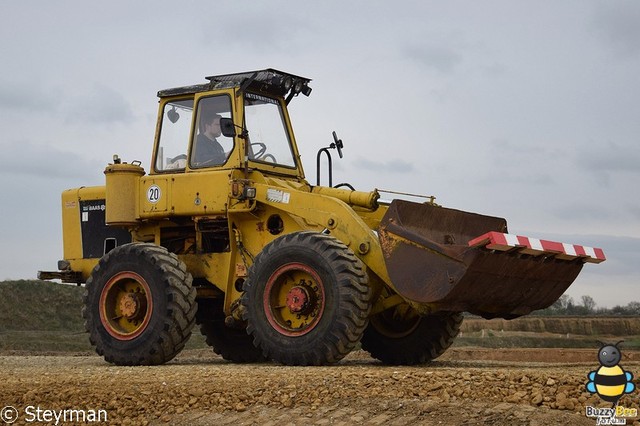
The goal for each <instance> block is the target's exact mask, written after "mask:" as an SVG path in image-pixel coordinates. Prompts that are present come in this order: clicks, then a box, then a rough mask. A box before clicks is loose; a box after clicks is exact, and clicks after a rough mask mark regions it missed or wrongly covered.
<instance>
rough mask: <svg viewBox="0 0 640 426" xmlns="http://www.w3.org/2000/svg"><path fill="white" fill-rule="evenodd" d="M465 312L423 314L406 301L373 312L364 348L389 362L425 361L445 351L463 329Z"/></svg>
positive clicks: (364, 339)
mask: <svg viewBox="0 0 640 426" xmlns="http://www.w3.org/2000/svg"><path fill="white" fill-rule="evenodd" d="M462 319H463V317H462V313H460V312H440V313H437V314H432V315H426V316H419V315H417V313H415V311H413V310H412V309H411V308H409V307H408V306H406V305H400V306H398V307H396V308H392V309H388V310H386V311H384V312H382V313H380V314H377V315H375V316H372V317H371V319H370V321H369V326H368V327H367V329H366V330H365V332H364V335H363V336H362V349H364V350H366V351H367V352H369V353H370V354H371V356H372V357H374V358H376V359H378V360H380V361H382V362H383V363H384V364H388V365H415V364H423V363H426V362H429V361H431V360H434V359H436V358H437V357H439V356H440V355H442V354H443V353H444V352H445V351H446V350H447V348H449V346H451V344H452V343H453V341H454V339H455V338H456V336H457V335H458V333H459V331H460V326H461V325H462Z"/></svg>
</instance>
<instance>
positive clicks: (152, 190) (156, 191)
mask: <svg viewBox="0 0 640 426" xmlns="http://www.w3.org/2000/svg"><path fill="white" fill-rule="evenodd" d="M161 195H162V192H161V191H160V187H159V186H158V185H151V186H150V187H149V189H147V200H149V202H150V203H153V204H155V203H157V202H158V201H159V200H160V196H161Z"/></svg>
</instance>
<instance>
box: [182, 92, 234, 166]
mask: <svg viewBox="0 0 640 426" xmlns="http://www.w3.org/2000/svg"><path fill="white" fill-rule="evenodd" d="M221 118H231V99H230V98H229V96H228V95H219V96H211V97H207V98H202V99H201V100H200V101H199V102H198V115H197V117H196V128H195V131H194V132H193V141H192V147H193V148H192V149H191V159H190V163H189V164H190V166H191V167H192V168H200V167H212V166H220V165H222V164H224V163H226V162H227V159H228V158H229V154H231V151H233V138H231V137H226V136H224V135H223V134H222V132H221V130H220V119H221Z"/></svg>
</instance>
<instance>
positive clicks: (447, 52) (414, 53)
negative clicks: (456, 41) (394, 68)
mask: <svg viewBox="0 0 640 426" xmlns="http://www.w3.org/2000/svg"><path fill="white" fill-rule="evenodd" d="M403 53H404V55H405V56H406V57H408V58H409V59H411V60H413V61H414V62H417V63H418V64H420V65H422V66H424V67H426V68H429V69H432V70H435V71H437V72H439V73H442V74H450V73H452V72H453V71H455V68H456V67H457V66H458V64H459V63H460V62H461V61H462V55H460V54H459V53H458V52H456V51H455V50H453V49H450V48H447V47H443V46H435V45H418V44H416V45H409V46H407V47H405V49H404V51H403Z"/></svg>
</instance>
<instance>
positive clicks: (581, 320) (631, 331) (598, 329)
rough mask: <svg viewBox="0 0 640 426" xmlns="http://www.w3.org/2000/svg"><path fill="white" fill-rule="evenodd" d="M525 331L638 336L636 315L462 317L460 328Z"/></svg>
mask: <svg viewBox="0 0 640 426" xmlns="http://www.w3.org/2000/svg"><path fill="white" fill-rule="evenodd" d="M481 330H498V331H500V330H504V331H524V332H532V333H554V334H577V335H582V336H638V335H640V318H638V317H602V318H600V317H532V316H529V317H523V318H516V319H513V320H504V319H499V318H496V319H491V320H485V319H479V318H465V320H464V322H463V323H462V328H461V330H460V331H462V332H463V333H465V332H467V333H468V332H476V331H481Z"/></svg>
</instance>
